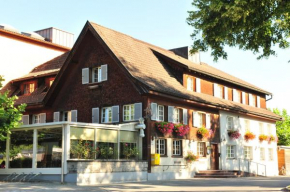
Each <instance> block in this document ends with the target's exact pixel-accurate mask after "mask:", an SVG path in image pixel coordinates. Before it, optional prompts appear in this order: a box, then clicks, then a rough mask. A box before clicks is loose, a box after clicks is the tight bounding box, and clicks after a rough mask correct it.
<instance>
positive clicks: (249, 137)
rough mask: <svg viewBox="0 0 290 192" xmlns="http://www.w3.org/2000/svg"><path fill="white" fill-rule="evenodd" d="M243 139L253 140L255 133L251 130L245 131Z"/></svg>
mask: <svg viewBox="0 0 290 192" xmlns="http://www.w3.org/2000/svg"><path fill="white" fill-rule="evenodd" d="M244 137H245V140H246V141H249V140H254V139H255V138H256V135H255V134H254V133H253V132H249V131H248V132H246V134H245V136H244Z"/></svg>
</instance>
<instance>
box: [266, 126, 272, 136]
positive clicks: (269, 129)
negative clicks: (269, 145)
mask: <svg viewBox="0 0 290 192" xmlns="http://www.w3.org/2000/svg"><path fill="white" fill-rule="evenodd" d="M267 129H268V134H269V135H272V129H271V124H268V125H267Z"/></svg>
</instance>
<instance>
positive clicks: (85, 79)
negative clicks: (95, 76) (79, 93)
mask: <svg viewBox="0 0 290 192" xmlns="http://www.w3.org/2000/svg"><path fill="white" fill-rule="evenodd" d="M89 72H90V70H89V68H83V69H82V84H88V83H89V77H90V75H89Z"/></svg>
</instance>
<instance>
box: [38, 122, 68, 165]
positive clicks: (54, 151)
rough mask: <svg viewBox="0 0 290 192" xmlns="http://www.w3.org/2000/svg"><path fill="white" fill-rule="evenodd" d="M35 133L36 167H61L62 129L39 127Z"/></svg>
mask: <svg viewBox="0 0 290 192" xmlns="http://www.w3.org/2000/svg"><path fill="white" fill-rule="evenodd" d="M37 133H38V134H37V137H38V145H37V156H36V158H37V168H46V167H61V157H62V129H61V128H55V129H40V130H37Z"/></svg>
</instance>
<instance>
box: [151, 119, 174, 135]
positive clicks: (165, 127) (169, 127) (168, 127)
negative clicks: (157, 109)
mask: <svg viewBox="0 0 290 192" xmlns="http://www.w3.org/2000/svg"><path fill="white" fill-rule="evenodd" d="M155 125H156V128H157V129H158V130H159V131H160V132H161V133H163V134H164V135H169V134H171V133H172V131H173V129H174V124H173V123H169V122H156V124H155Z"/></svg>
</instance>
